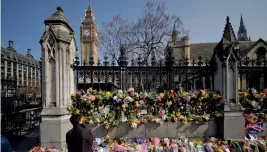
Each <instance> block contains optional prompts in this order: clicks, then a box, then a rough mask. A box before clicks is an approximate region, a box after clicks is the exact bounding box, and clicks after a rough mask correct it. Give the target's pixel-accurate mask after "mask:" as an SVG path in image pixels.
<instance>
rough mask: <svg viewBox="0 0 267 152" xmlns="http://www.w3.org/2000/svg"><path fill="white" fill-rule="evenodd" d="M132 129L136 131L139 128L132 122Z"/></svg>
mask: <svg viewBox="0 0 267 152" xmlns="http://www.w3.org/2000/svg"><path fill="white" fill-rule="evenodd" d="M131 127H132V128H133V129H134V130H135V129H136V128H137V124H136V123H134V122H132V123H131Z"/></svg>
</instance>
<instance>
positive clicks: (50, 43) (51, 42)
mask: <svg viewBox="0 0 267 152" xmlns="http://www.w3.org/2000/svg"><path fill="white" fill-rule="evenodd" d="M48 44H49V45H50V47H51V48H53V47H54V44H55V40H54V39H53V37H52V35H49V38H48Z"/></svg>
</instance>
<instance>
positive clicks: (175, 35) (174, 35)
mask: <svg viewBox="0 0 267 152" xmlns="http://www.w3.org/2000/svg"><path fill="white" fill-rule="evenodd" d="M177 38H178V32H177V30H176V28H175V23H174V24H173V29H172V42H176V41H177Z"/></svg>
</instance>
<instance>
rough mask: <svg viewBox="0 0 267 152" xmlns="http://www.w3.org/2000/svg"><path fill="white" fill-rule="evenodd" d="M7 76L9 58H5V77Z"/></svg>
mask: <svg viewBox="0 0 267 152" xmlns="http://www.w3.org/2000/svg"><path fill="white" fill-rule="evenodd" d="M6 77H7V60H5V78H6Z"/></svg>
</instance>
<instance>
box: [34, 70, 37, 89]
mask: <svg viewBox="0 0 267 152" xmlns="http://www.w3.org/2000/svg"><path fill="white" fill-rule="evenodd" d="M36 72H37V68H36V67H35V68H34V86H37V82H36V76H37V73H36Z"/></svg>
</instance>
